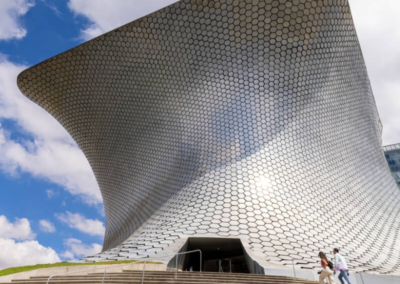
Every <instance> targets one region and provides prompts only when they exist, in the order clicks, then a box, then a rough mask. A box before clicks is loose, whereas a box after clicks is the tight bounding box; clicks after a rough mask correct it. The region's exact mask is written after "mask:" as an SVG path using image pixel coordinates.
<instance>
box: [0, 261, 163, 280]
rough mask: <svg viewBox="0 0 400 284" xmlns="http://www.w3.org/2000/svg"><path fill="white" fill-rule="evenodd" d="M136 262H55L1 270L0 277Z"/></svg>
mask: <svg viewBox="0 0 400 284" xmlns="http://www.w3.org/2000/svg"><path fill="white" fill-rule="evenodd" d="M130 262H136V260H119V261H104V262H88V263H74V262H57V263H51V264H50V263H48V264H37V265H28V266H19V267H10V268H6V269H3V270H0V276H5V275H9V274H14V273H19V272H24V271H30V270H35V269H40V268H50V267H60V266H78V265H79V266H84V265H101V264H123V263H130ZM148 263H156V264H158V263H161V262H148Z"/></svg>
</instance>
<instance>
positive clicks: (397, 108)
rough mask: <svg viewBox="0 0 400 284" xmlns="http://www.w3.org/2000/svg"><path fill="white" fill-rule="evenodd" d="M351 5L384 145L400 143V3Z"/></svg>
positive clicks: (353, 0)
mask: <svg viewBox="0 0 400 284" xmlns="http://www.w3.org/2000/svg"><path fill="white" fill-rule="evenodd" d="M350 6H351V10H352V14H353V18H354V22H355V25H356V30H357V34H358V37H359V39H360V43H361V48H362V50H363V54H364V59H365V62H366V65H367V68H368V73H369V77H370V80H371V84H372V89H373V91H374V95H375V100H376V103H377V106H378V110H379V114H380V117H381V120H382V124H383V144H384V145H387V144H394V143H399V142H400V96H399V94H400V80H399V78H400V53H399V47H400V30H399V29H398V28H397V27H399V26H400V17H399V16H398V13H399V11H400V1H398V0H385V1H373V0H368V1H365V0H351V1H350Z"/></svg>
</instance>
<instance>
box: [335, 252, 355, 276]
mask: <svg viewBox="0 0 400 284" xmlns="http://www.w3.org/2000/svg"><path fill="white" fill-rule="evenodd" d="M333 254H334V256H335V266H334V267H333V268H334V271H335V272H334V274H335V273H336V271H340V273H339V281H340V283H342V284H345V283H344V280H343V278H344V279H346V281H347V283H348V284H352V283H351V281H350V279H349V276H348V275H347V273H348V271H349V268H348V267H347V263H346V260H345V259H344V257H343V256H342V255H341V254H340V253H339V249H337V248H334V249H333Z"/></svg>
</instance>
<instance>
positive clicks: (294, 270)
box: [292, 259, 297, 278]
mask: <svg viewBox="0 0 400 284" xmlns="http://www.w3.org/2000/svg"><path fill="white" fill-rule="evenodd" d="M292 265H293V274H294V277H295V278H296V277H297V276H296V269H295V267H294V259H292Z"/></svg>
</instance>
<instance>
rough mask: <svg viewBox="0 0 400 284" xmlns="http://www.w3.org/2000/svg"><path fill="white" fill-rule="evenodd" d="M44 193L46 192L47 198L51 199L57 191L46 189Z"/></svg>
mask: <svg viewBox="0 0 400 284" xmlns="http://www.w3.org/2000/svg"><path fill="white" fill-rule="evenodd" d="M46 194H47V198H49V199H51V198H53V197H54V196H56V195H57V192H55V191H54V190H51V189H48V190H46Z"/></svg>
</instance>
